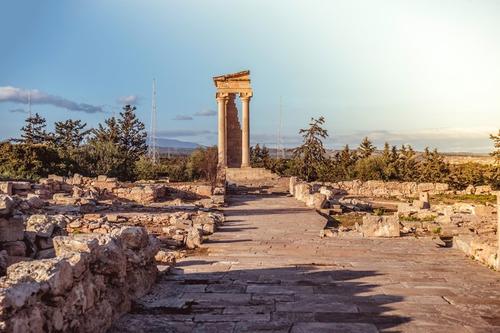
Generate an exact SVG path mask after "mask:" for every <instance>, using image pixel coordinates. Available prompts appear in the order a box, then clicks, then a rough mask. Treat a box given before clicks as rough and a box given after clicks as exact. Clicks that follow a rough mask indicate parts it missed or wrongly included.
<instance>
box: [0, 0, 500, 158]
mask: <svg viewBox="0 0 500 333" xmlns="http://www.w3.org/2000/svg"><path fill="white" fill-rule="evenodd" d="M0 31H1V35H2V38H1V39H0V43H1V44H0V116H1V119H2V121H1V122H0V139H5V138H11V137H17V136H19V129H20V128H21V127H22V126H23V122H24V119H25V118H26V116H27V99H28V95H30V96H31V108H32V112H38V113H39V114H41V115H42V116H43V117H45V118H46V119H47V122H48V124H49V127H52V126H53V125H52V124H53V123H54V122H55V121H61V120H65V119H70V118H71V119H82V120H83V121H85V122H86V123H87V124H88V126H90V127H93V126H96V125H97V124H98V123H100V122H103V121H104V120H105V119H106V118H108V117H110V116H112V115H113V114H117V113H118V112H119V111H120V108H121V106H122V105H123V104H128V103H131V104H134V105H136V106H137V114H138V116H139V117H140V119H141V120H143V121H144V122H145V123H146V127H147V128H149V126H150V118H151V115H150V114H151V99H152V98H151V95H152V81H153V78H155V79H156V81H157V105H158V124H157V128H158V136H159V137H160V138H170V139H177V140H182V141H189V142H196V143H199V144H203V145H212V144H215V143H216V141H217V132H216V131H217V117H216V115H215V110H216V100H215V87H214V85H213V81H212V77H213V76H217V75H222V74H226V73H232V72H237V71H241V70H247V69H248V70H250V71H251V79H252V87H253V90H254V96H253V98H252V100H251V104H250V120H251V130H250V131H251V142H252V144H255V143H261V144H266V145H267V146H270V147H274V146H275V145H276V141H277V132H278V128H279V124H280V104H281V110H282V112H281V113H282V116H281V124H282V125H281V133H282V140H283V142H284V144H285V146H287V147H292V146H296V145H297V144H300V141H301V138H300V136H299V135H298V131H299V129H300V128H304V127H307V125H308V123H309V121H310V119H311V117H319V116H324V117H325V119H326V123H325V127H326V128H327V129H328V131H329V134H330V137H329V138H328V140H327V141H326V142H325V144H326V146H327V148H335V149H336V148H340V147H341V146H343V145H345V144H349V145H350V146H352V147H354V146H356V145H358V143H359V142H360V141H361V139H362V138H363V137H364V136H368V137H369V138H371V139H372V140H373V141H374V142H375V144H377V145H378V146H381V145H383V143H384V141H389V143H391V144H395V145H400V144H412V145H413V146H414V147H415V148H417V149H423V148H424V147H425V146H430V147H437V148H438V149H439V150H441V151H450V152H451V151H469V152H488V151H491V150H492V144H491V142H490V140H489V139H488V136H489V133H496V132H498V130H499V128H500V66H499V59H500V1H497V0H412V1H410V0H377V1H373V0H307V1H306V0H302V1H296V0H273V1H268V0H252V1H240V0H231V1H230V0H227V1H222V0H213V1H212V0H210V1H209V0H206V1H202V0H196V1H195V0H178V1H170V0H157V1H153V0H141V1H140V0H135V1H132V0H73V1H58V0H44V1H39V0H31V1H29V0H2V2H1V3H0ZM280 99H281V103H280Z"/></svg>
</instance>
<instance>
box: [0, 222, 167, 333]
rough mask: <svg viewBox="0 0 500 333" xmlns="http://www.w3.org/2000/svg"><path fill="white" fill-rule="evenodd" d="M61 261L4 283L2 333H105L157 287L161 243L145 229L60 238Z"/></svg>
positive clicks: (11, 272)
mask: <svg viewBox="0 0 500 333" xmlns="http://www.w3.org/2000/svg"><path fill="white" fill-rule="evenodd" d="M54 247H55V251H56V254H57V257H56V258H52V259H43V260H34V261H25V262H19V263H17V264H13V265H12V266H10V267H9V268H8V269H7V275H6V276H5V277H2V278H0V331H2V332H13V333H26V332H92V333H96V332H105V331H106V330H107V329H108V328H109V327H110V326H111V324H112V322H113V321H114V320H116V319H117V318H118V317H119V316H120V315H121V314H123V313H125V312H127V311H129V310H130V307H131V302H132V300H134V299H137V298H139V297H142V296H143V295H145V294H146V293H147V292H148V291H149V290H150V288H151V287H152V285H153V284H154V282H155V279H156V276H157V272H158V271H157V268H156V265H155V263H154V256H155V254H156V253H157V251H158V243H157V241H156V240H155V239H154V238H152V237H150V236H148V234H147V232H146V230H145V229H143V228H140V227H123V228H121V229H119V230H118V231H117V232H115V233H113V234H112V235H101V236H96V235H75V236H72V237H66V236H58V237H56V238H54Z"/></svg>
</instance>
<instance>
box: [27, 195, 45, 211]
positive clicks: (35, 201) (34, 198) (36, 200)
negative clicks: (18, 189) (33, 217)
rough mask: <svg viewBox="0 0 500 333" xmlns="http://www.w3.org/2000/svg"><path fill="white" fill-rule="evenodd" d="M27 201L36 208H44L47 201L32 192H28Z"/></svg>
mask: <svg viewBox="0 0 500 333" xmlns="http://www.w3.org/2000/svg"><path fill="white" fill-rule="evenodd" d="M26 202H27V203H28V205H29V206H30V207H31V208H35V209H38V208H42V207H43V206H45V201H43V200H42V199H40V197H39V196H38V195H34V194H31V193H30V194H28V200H27V201H26Z"/></svg>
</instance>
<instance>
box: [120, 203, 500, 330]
mask: <svg viewBox="0 0 500 333" xmlns="http://www.w3.org/2000/svg"><path fill="white" fill-rule="evenodd" d="M230 202H231V205H230V207H229V208H228V209H227V210H226V215H227V217H226V219H227V222H226V223H225V225H224V227H223V228H221V229H220V230H219V231H218V232H217V233H216V234H214V235H212V236H211V237H210V241H208V242H207V243H206V251H203V254H199V255H197V256H194V257H189V258H186V259H184V260H181V261H180V262H179V263H178V265H177V266H176V268H175V269H174V270H173V272H172V274H169V275H165V276H163V277H162V278H161V279H160V281H159V282H158V284H157V285H156V286H155V288H154V290H153V292H151V293H150V294H149V295H147V296H146V297H144V298H143V299H142V300H141V301H140V302H139V303H138V304H137V305H136V306H134V309H133V311H132V312H131V313H130V314H127V315H125V316H124V317H122V318H121V319H120V321H119V322H117V323H116V325H115V327H114V328H113V329H111V332H293V333H298V332H361V333H362V332H378V331H383V332H500V273H497V272H493V271H491V270H489V269H488V268H486V267H483V266H481V265H480V264H478V263H476V262H473V261H472V260H469V259H467V258H465V257H464V255H463V254H462V253H461V252H458V251H457V250H455V249H446V248H439V247H437V246H436V245H435V243H434V242H433V241H432V240H430V239H413V238H404V239H356V240H353V239H351V240H348V239H335V238H326V239H321V238H319V236H318V235H319V231H320V229H321V228H323V226H324V224H325V223H324V220H323V219H322V218H321V217H320V216H319V215H317V214H316V213H315V212H314V211H312V210H310V209H307V208H305V207H304V206H303V205H302V204H300V203H299V202H297V201H296V200H295V199H293V198H289V197H278V196H251V195H246V196H233V197H231V198H230Z"/></svg>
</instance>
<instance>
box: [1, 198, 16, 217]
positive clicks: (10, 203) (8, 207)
mask: <svg viewBox="0 0 500 333" xmlns="http://www.w3.org/2000/svg"><path fill="white" fill-rule="evenodd" d="M13 208H14V200H13V199H12V197H10V196H8V195H6V194H0V216H8V215H10V214H11V213H12V209H13Z"/></svg>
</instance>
